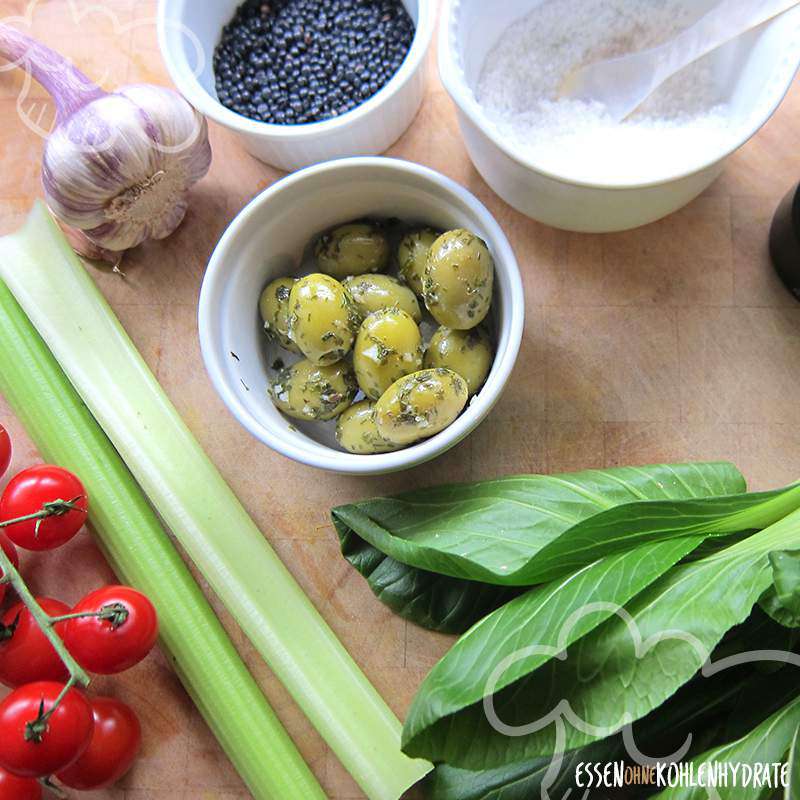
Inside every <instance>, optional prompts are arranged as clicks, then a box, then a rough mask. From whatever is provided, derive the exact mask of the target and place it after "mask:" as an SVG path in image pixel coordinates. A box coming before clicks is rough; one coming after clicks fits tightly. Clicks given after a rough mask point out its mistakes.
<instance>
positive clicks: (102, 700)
mask: <svg viewBox="0 0 800 800" xmlns="http://www.w3.org/2000/svg"><path fill="white" fill-rule="evenodd" d="M91 704H92V713H93V714H94V733H93V734H92V741H91V742H89V748H88V749H87V750H86V752H84V754H83V755H82V756H81V757H80V758H79V759H78V760H77V761H76V762H75V763H74V764H73V765H72V766H71V767H67V768H66V769H65V770H63V771H62V772H59V773H58V775H57V776H56V777H57V778H58V779H59V780H60V781H61V783H63V784H64V785H65V786H69V787H70V788H71V789H82V790H88V789H103V788H105V787H106V786H110V785H111V784H112V783H116V782H117V781H118V780H119V779H120V778H121V777H122V776H123V775H124V774H125V773H126V772H127V771H128V770H129V769H130V768H131V765H132V764H133V762H134V759H135V758H136V756H137V755H138V753H139V746H140V745H141V743H142V728H141V726H140V725H139V720H138V719H137V717H136V714H134V713H133V709H132V708H130V707H129V706H126V705H125V703H122V702H120V701H119V700H114V699H112V698H111V697H93V698H91ZM0 800H2V797H0Z"/></svg>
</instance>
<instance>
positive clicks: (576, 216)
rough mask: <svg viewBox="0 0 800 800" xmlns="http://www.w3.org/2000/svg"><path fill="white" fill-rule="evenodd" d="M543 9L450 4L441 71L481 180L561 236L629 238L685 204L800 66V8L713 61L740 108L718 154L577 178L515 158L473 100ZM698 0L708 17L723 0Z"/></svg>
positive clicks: (516, 0) (526, 3) (763, 117)
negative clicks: (486, 74)
mask: <svg viewBox="0 0 800 800" xmlns="http://www.w3.org/2000/svg"><path fill="white" fill-rule="evenodd" d="M542 1H543V0H503V2H502V3H500V2H496V3H490V2H486V0H444V3H443V5H444V9H443V13H442V22H441V27H440V38H439V72H440V75H441V79H442V83H443V84H444V86H445V88H446V89H447V91H448V93H449V94H450V97H451V98H452V99H453V102H454V103H455V104H456V107H457V110H458V118H459V123H460V126H461V131H462V134H463V136H464V141H465V143H466V146H467V150H468V152H469V155H470V158H471V159H472V161H473V163H474V164H475V167H476V168H477V170H478V172H480V173H481V175H482V176H483V178H484V179H485V180H486V182H487V183H488V184H489V186H491V187H492V189H494V191H495V192H496V193H497V194H498V195H499V196H500V197H502V198H503V200H505V201H506V202H507V203H508V204H509V205H511V206H513V207H514V208H516V209H517V210H518V211H520V212H522V213H523V214H526V215H527V216H529V217H532V218H534V219H536V220H538V221H539V222H544V223H545V224H547V225H552V226H554V227H556V228H563V229H566V230H572V231H580V232H586V233H607V232H611V231H620V230H626V229H628V228H635V227H638V226H639V225H644V224H646V223H649V222H653V221H655V220H657V219H660V218H661V217H664V216H666V215H667V214H670V213H672V212H673V211H676V210H677V209H679V208H681V207H683V206H685V205H686V204H687V203H689V202H690V201H691V200H693V199H694V198H695V197H697V195H699V194H700V193H701V192H702V191H703V190H704V189H706V188H707V187H708V186H709V185H710V184H711V183H713V181H714V180H716V178H717V177H719V175H720V173H721V172H722V170H723V168H724V162H725V160H726V158H727V157H728V156H729V155H731V153H733V152H734V151H735V150H737V149H738V148H739V147H741V145H743V144H744V143H745V142H746V141H747V140H748V139H750V138H751V137H752V136H753V135H754V134H755V133H756V132H757V131H758V130H759V129H760V128H761V127H762V126H763V125H764V124H765V123H766V122H767V120H768V119H769V118H770V117H771V116H772V114H773V112H774V111H775V109H776V108H777V107H778V105H779V104H780V102H781V100H782V99H783V97H784V96H785V94H786V92H787V91H788V90H789V87H790V86H791V84H792V80H793V78H794V75H795V73H796V72H797V68H798V63H799V62H800V8H796V9H793V10H792V11H789V12H788V13H786V14H784V15H783V16H781V17H779V18H777V19H774V20H773V21H772V22H769V23H767V24H765V25H763V26H761V27H759V28H757V29H755V30H752V31H750V32H749V33H748V34H746V35H745V36H742V37H740V38H739V39H737V40H735V41H732V42H730V43H728V44H727V45H725V46H724V47H722V48H720V49H719V50H717V51H716V53H715V54H714V55H713V62H714V63H713V68H714V74H715V75H716V77H717V79H718V80H719V81H720V88H721V89H722V91H723V94H724V95H725V99H726V100H727V102H728V103H729V104H730V107H731V109H732V116H733V119H734V122H733V129H734V132H735V133H734V136H733V137H730V138H726V139H725V140H724V141H723V142H721V144H720V152H719V155H718V156H715V157H714V158H713V159H711V161H709V162H707V163H703V164H698V163H696V159H695V160H694V162H695V163H692V161H693V159H692V154H691V153H687V162H686V163H687V169H686V170H684V171H682V172H679V173H676V174H674V175H669V176H667V177H666V178H665V179H663V180H660V181H654V182H645V181H643V182H639V183H629V184H624V183H613V184H612V183H608V184H600V183H593V182H590V181H580V180H574V179H572V178H567V177H564V176H562V175H559V174H557V173H555V172H553V171H552V170H551V169H549V168H548V165H547V164H546V163H537V162H534V161H532V160H530V159H527V158H525V157H524V156H522V155H520V154H518V153H516V152H514V150H513V149H512V148H511V147H510V146H509V145H508V144H507V143H506V142H505V141H504V140H503V137H502V135H501V134H500V133H499V131H498V130H497V127H496V126H495V125H494V124H493V122H492V121H491V120H490V119H489V118H488V117H487V115H486V113H485V111H484V110H483V108H482V107H481V106H480V104H479V103H478V100H477V98H476V97H475V93H474V87H475V85H476V84H477V81H478V79H479V76H480V71H481V69H482V66H483V63H484V61H485V58H486V55H487V54H488V52H489V51H490V50H491V48H492V47H493V46H494V44H495V43H496V42H497V41H498V39H499V38H500V36H501V35H502V33H503V31H505V29H506V28H507V27H508V26H509V25H511V24H513V22H514V21H516V20H519V19H520V18H522V17H523V16H525V14H526V13H528V12H529V11H530V10H531V9H532V8H534V7H535V6H536V5H538V4H539V3H541V2H542ZM692 2H694V3H696V4H697V5H698V6H701V7H702V8H704V9H705V7H709V8H710V7H711V6H712V5H713V4H714V3H715V2H716V0H692ZM576 35H579V32H576ZM653 158H654V159H657V158H658V154H657V153H654V154H653Z"/></svg>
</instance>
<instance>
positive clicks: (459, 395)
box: [375, 369, 468, 445]
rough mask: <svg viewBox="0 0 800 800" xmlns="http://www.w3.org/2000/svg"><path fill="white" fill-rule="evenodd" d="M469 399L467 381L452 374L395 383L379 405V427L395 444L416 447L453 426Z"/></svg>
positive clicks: (424, 373) (432, 373)
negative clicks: (416, 444)
mask: <svg viewBox="0 0 800 800" xmlns="http://www.w3.org/2000/svg"><path fill="white" fill-rule="evenodd" d="M467 396H468V393H467V383H466V381H465V380H464V379H463V378H462V377H461V376H460V375H457V374H456V373H455V372H453V371H452V370H449V369H424V370H421V371H420V372H414V373H412V374H411V375H406V376H405V377H404V378H400V380H399V381H397V382H395V383H393V384H392V385H391V386H390V387H389V388H388V389H387V390H386V392H385V393H384V394H383V396H382V397H381V399H380V400H378V402H377V403H376V404H375V426H376V427H377V429H378V433H379V434H380V435H381V436H382V437H383V438H384V439H386V441H388V442H392V444H396V445H409V444H413V443H414V442H416V441H419V440H420V439H427V438H429V437H431V436H434V435H435V434H437V433H439V431H441V430H444V429H445V428H446V427H447V426H448V425H450V424H452V423H453V422H454V421H455V420H456V419H457V418H458V415H459V414H460V413H461V412H462V411H463V409H464V406H465V405H466V404H467Z"/></svg>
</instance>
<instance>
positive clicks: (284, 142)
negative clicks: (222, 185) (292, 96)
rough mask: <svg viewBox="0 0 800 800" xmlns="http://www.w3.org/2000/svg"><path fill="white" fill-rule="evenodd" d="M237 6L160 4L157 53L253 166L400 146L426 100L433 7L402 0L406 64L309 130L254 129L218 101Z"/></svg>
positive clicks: (227, 2) (296, 163) (189, 1)
mask: <svg viewBox="0 0 800 800" xmlns="http://www.w3.org/2000/svg"><path fill="white" fill-rule="evenodd" d="M241 1H242V0H204V1H202V2H199V1H198V0H159V4H158V41H159V45H160V47H161V53H162V55H163V57H164V61H165V62H166V65H167V69H168V70H169V74H170V76H171V77H172V80H173V81H174V82H175V85H176V86H177V87H178V90H179V91H180V92H181V93H182V94H183V96H184V97H185V98H186V99H187V100H188V101H189V102H190V103H191V104H192V105H193V106H194V107H195V108H197V109H198V110H199V111H201V112H202V113H203V114H205V115H206V116H207V117H209V118H210V119H213V120H214V121H215V122H218V123H219V124H220V125H224V126H225V127H226V128H229V129H230V130H232V131H234V132H235V133H237V134H238V135H239V138H240V139H241V141H242V144H243V145H244V146H245V148H246V149H247V150H248V152H250V153H252V154H253V155H254V156H255V157H256V158H258V159H260V160H261V161H265V162H266V163H268V164H272V165H273V166H276V167H279V168H280V169H284V170H289V171H292V170H296V169H300V168H302V167H306V166H308V165H309V164H318V163H320V162H322V161H327V160H329V159H333V158H342V157H345V156H354V155H377V154H378V153H382V152H383V151H384V150H386V149H387V148H388V147H390V146H391V145H392V144H393V143H394V142H395V141H397V139H399V138H400V136H401V135H402V134H403V133H404V131H405V130H406V128H408V126H409V125H410V124H411V122H412V120H413V119H414V117H415V115H416V113H417V111H418V110H419V107H420V105H421V103H422V98H423V96H424V93H425V62H426V55H427V52H428V49H429V47H430V43H431V39H432V37H433V30H434V28H435V24H436V6H437V2H438V0H403V4H404V5H405V7H406V9H407V10H408V13H409V14H410V15H411V18H412V19H413V20H414V22H415V23H416V26H417V31H416V35H415V36H414V42H413V44H412V46H411V50H410V52H409V53H408V56H407V57H406V59H405V61H404V62H403V64H402V66H401V67H400V69H399V70H398V71H397V73H396V74H395V75H394V77H393V78H392V79H391V80H390V81H389V83H388V84H386V86H384V87H383V89H381V90H380V91H379V92H378V93H377V94H375V95H374V96H373V97H370V98H369V99H368V100H367V101H366V102H364V103H363V104H362V105H360V106H358V108H355V109H353V110H352V111H350V112H348V113H347V114H343V115H342V116H341V117H338V118H336V119H332V120H326V121H324V122H315V123H311V124H308V125H270V124H268V123H265V122H258V121H256V120H251V119H248V118H247V117H243V116H241V115H240V114H236V113H235V112H233V111H231V110H230V109H229V108H226V107H225V106H223V105H222V103H220V102H219V100H218V99H217V94H216V90H215V88H214V72H213V65H212V59H213V55H214V48H215V47H216V45H217V43H218V42H219V38H220V34H221V33H222V28H223V26H224V25H226V24H227V23H228V21H229V20H230V19H231V17H232V16H233V13H234V11H235V10H236V8H237V7H238V6H239V5H240V4H241Z"/></svg>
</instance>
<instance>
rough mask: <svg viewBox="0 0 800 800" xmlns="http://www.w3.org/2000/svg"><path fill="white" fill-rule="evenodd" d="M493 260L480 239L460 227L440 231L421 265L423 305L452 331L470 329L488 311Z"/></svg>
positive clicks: (490, 297) (490, 302)
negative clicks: (425, 263) (423, 276)
mask: <svg viewBox="0 0 800 800" xmlns="http://www.w3.org/2000/svg"><path fill="white" fill-rule="evenodd" d="M493 285H494V261H493V260H492V256H491V254H490V253H489V250H488V249H487V248H486V245H485V244H484V242H483V240H482V239H480V238H478V237H477V236H475V234H474V233H470V232H469V231H465V230H463V229H459V230H455V231H448V232H447V233H445V234H442V236H440V237H439V238H438V239H437V240H436V241H435V242H434V243H433V245H432V247H431V250H430V253H428V263H427V265H426V267H425V280H424V282H423V291H424V297H425V305H426V307H427V309H428V311H430V312H431V315H432V316H433V318H434V319H435V320H436V321H437V322H438V323H439V324H440V325H446V326H447V327H448V328H453V329H454V330H470V329H471V328H474V327H476V326H477V325H480V323H481V322H483V320H484V319H485V318H486V315H487V314H488V313H489V307H490V306H491V304H492V289H493Z"/></svg>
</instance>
